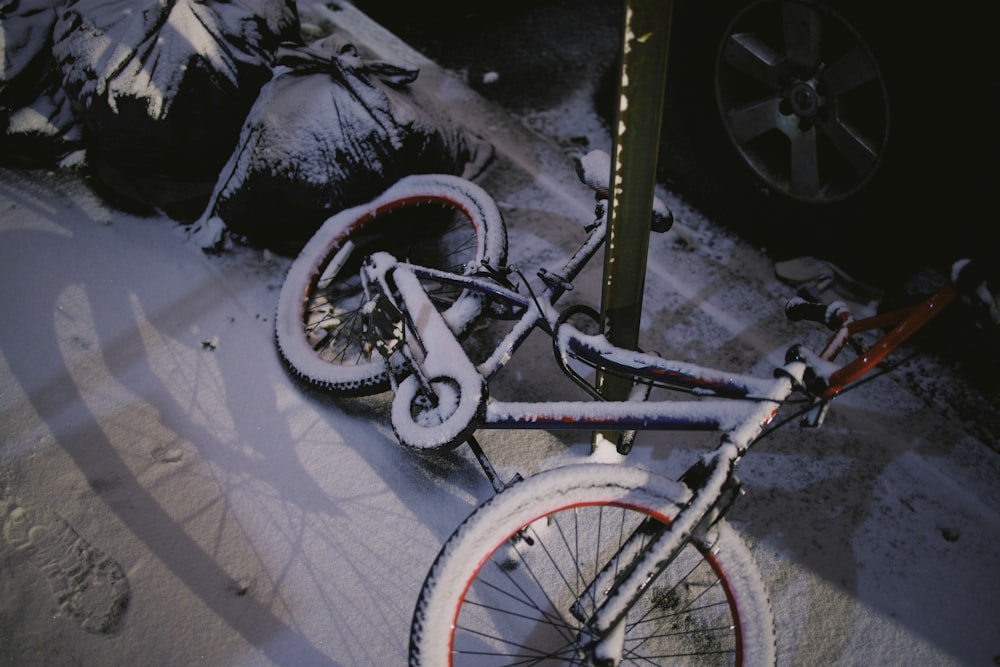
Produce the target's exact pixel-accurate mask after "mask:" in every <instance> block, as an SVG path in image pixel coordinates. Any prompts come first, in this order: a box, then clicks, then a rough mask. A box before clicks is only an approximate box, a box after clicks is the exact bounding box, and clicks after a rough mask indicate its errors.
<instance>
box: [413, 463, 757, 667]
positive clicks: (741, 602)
mask: <svg viewBox="0 0 1000 667" xmlns="http://www.w3.org/2000/svg"><path fill="white" fill-rule="evenodd" d="M689 496H690V492H689V491H688V490H687V489H686V488H685V487H683V486H682V485H680V484H678V483H676V482H672V481H670V480H667V479H665V478H662V477H660V476H658V475H653V474H651V473H648V472H646V471H643V470H640V469H638V468H634V467H630V466H619V465H604V464H582V465H575V466H568V467H566V468H561V469H556V470H551V471H547V472H543V473H541V474H539V475H535V476H533V477H530V478H528V479H527V480H525V481H523V482H519V483H517V484H515V485H513V486H511V487H510V488H509V489H507V490H506V491H504V492H503V493H501V494H499V495H497V496H495V497H493V498H492V499H490V500H489V501H487V502H486V503H484V504H483V505H482V506H480V508H479V509H477V510H476V511H475V512H474V513H473V514H472V515H471V516H470V517H469V518H468V519H467V520H466V521H465V522H464V523H463V524H462V525H461V526H460V527H459V528H458V529H457V530H456V531H455V533H454V534H453V535H452V536H451V538H450V539H449V540H448V541H447V543H446V544H445V545H444V547H443V548H442V550H441V553H440V554H439V555H438V558H437V560H436V561H435V563H434V565H433V567H432V568H431V571H430V573H429V574H428V575H427V579H426V580H425V582H424V586H423V589H422V591H421V593H420V598H419V600H418V602H417V606H416V610H415V612H414V617H413V624H412V627H411V635H410V665H411V666H416V665H428V666H429V665H434V666H435V667H437V666H440V665H476V666H477V667H479V666H483V665H486V666H488V665H510V664H539V663H541V664H567V665H577V664H579V665H583V664H587V662H586V660H585V655H584V653H583V650H582V646H581V643H580V633H581V629H582V627H583V624H582V622H581V620H580V619H581V618H586V617H587V615H589V614H590V613H592V611H593V609H594V605H595V604H596V603H597V602H599V600H598V599H595V598H594V597H590V596H588V595H585V594H584V591H585V589H586V587H587V585H588V583H589V582H590V581H591V580H592V578H593V577H594V576H595V575H596V574H597V573H598V572H600V571H601V570H602V568H605V566H610V567H611V568H615V571H620V569H619V568H624V567H625V565H626V563H624V562H619V561H618V560H617V559H616V552H617V551H618V549H619V548H620V546H621V544H622V543H623V541H624V540H625V539H626V538H627V537H628V536H629V535H630V534H631V533H632V532H633V531H634V530H635V529H636V528H637V527H640V526H646V528H647V529H649V530H655V529H656V527H659V528H662V527H664V526H666V525H669V523H670V521H671V518H672V517H673V516H675V515H676V512H677V508H678V507H679V506H680V505H681V504H683V503H684V502H685V501H686V500H687V499H688V497H689ZM650 520H651V521H650ZM644 522H646V523H644ZM615 653H616V654H617V656H616V657H618V658H620V663H619V664H624V665H631V664H636V665H651V664H671V665H675V664H693V665H701V664H710V665H720V664H723V665H727V664H729V665H739V664H748V665H764V664H774V661H775V639H774V622H773V617H772V613H771V608H770V603H769V601H768V598H767V594H766V592H765V590H764V586H763V583H762V581H761V578H760V574H759V572H758V570H757V568H756V565H755V564H754V562H753V559H752V557H751V556H750V553H749V552H748V551H747V549H746V547H745V546H744V545H743V543H742V541H741V540H740V539H739V537H738V536H737V535H736V533H735V532H734V531H733V530H732V528H730V527H729V525H728V524H726V523H724V522H722V523H720V524H719V525H718V526H717V529H715V530H713V537H712V543H711V544H707V545H703V544H694V543H689V544H688V545H687V546H686V547H685V548H684V549H683V550H682V551H681V553H680V554H679V555H678V557H677V558H676V559H675V560H674V561H673V562H672V563H671V564H670V565H669V566H668V567H667V569H666V570H665V571H664V572H663V573H662V574H660V576H659V577H658V578H657V579H655V580H654V581H653V582H652V583H651V584H650V585H649V586H648V588H647V589H646V591H645V593H644V594H643V597H642V598H640V600H639V601H638V603H637V604H636V605H635V606H634V607H633V608H632V609H630V610H629V612H628V615H627V618H626V623H625V625H624V638H623V642H622V643H621V644H620V645H619V646H618V647H616V650H615Z"/></svg>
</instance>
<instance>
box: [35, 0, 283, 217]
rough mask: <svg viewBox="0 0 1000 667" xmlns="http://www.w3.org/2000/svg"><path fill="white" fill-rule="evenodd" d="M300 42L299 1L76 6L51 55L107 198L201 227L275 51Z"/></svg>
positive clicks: (83, 0) (89, 0) (74, 1)
mask: <svg viewBox="0 0 1000 667" xmlns="http://www.w3.org/2000/svg"><path fill="white" fill-rule="evenodd" d="M298 39H299V18H298V12H297V8H296V4H295V1H294V0H68V2H67V3H66V7H65V8H64V9H63V10H62V11H61V13H60V14H59V18H58V20H57V22H56V26H55V30H54V43H53V53H54V54H55V57H56V59H57V61H58V63H59V68H60V73H61V76H62V83H63V87H64V88H65V89H66V91H67V93H68V95H69V97H70V100H71V101H72V102H73V104H74V107H75V109H76V112H77V115H78V116H79V118H80V119H81V121H82V123H83V126H84V139H85V141H86V145H87V162H88V164H89V166H90V167H91V168H92V169H93V171H94V175H95V177H96V180H97V182H98V184H99V185H102V186H103V187H104V189H105V194H110V195H111V198H112V199H113V200H117V201H116V203H118V204H120V205H123V206H125V207H129V208H136V207H138V208H139V210H143V209H146V208H149V207H155V208H159V209H160V210H162V211H164V212H165V213H167V214H168V215H171V216H173V217H175V218H178V219H182V220H186V221H190V220H193V219H194V218H196V217H197V215H198V214H199V213H200V212H201V211H202V210H203V209H204V207H205V204H206V202H207V200H208V196H209V195H210V194H211V190H212V186H213V185H214V183H215V180H216V178H217V177H218V174H219V169H221V167H222V165H223V164H225V161H226V159H227V158H228V157H229V155H230V154H231V153H232V150H233V147H234V146H235V145H236V140H237V139H238V138H239V131H240V126H241V125H242V123H243V119H244V118H245V117H246V113H247V111H249V109H250V107H251V105H252V104H253V102H254V100H255V99H256V98H257V93H258V92H259V90H260V87H261V86H262V85H263V84H264V83H265V82H266V81H267V80H268V79H269V78H270V76H271V64H272V57H273V52H274V49H275V48H276V47H277V45H278V44H280V43H281V42H283V41H288V40H298Z"/></svg>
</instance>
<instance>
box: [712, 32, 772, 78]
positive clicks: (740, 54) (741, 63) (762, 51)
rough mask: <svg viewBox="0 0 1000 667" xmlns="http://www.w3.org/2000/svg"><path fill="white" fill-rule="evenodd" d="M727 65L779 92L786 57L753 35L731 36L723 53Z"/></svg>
mask: <svg viewBox="0 0 1000 667" xmlns="http://www.w3.org/2000/svg"><path fill="white" fill-rule="evenodd" d="M723 58H724V59H725V61H726V63H728V64H729V65H731V66H732V67H733V68H734V69H736V70H737V71H738V72H741V73H743V74H745V75H746V76H748V77H750V78H751V79H753V80H754V81H757V82H759V83H762V84H763V85H765V86H766V87H767V88H768V89H770V90H777V89H778V88H780V86H781V84H780V82H779V78H780V75H781V73H782V65H783V63H784V57H783V56H782V55H781V54H780V53H778V52H777V51H775V50H774V49H772V48H771V47H770V46H768V45H767V44H766V43H765V42H764V41H762V40H761V39H760V38H758V37H757V36H756V35H754V34H752V33H741V34H736V35H732V36H730V38H729V39H728V40H727V41H726V48H725V50H724V52H723Z"/></svg>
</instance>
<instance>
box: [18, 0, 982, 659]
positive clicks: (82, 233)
mask: <svg viewBox="0 0 1000 667" xmlns="http://www.w3.org/2000/svg"><path fill="white" fill-rule="evenodd" d="M330 18H333V19H335V20H338V21H339V22H340V23H341V24H342V25H343V26H344V28H345V29H346V30H348V31H349V32H350V34H352V35H353V36H354V39H355V40H356V42H357V43H358V44H359V45H363V46H365V47H368V48H371V49H373V50H374V51H376V55H379V56H381V57H387V58H388V57H393V58H397V59H398V58H400V57H404V56H405V57H407V58H410V59H412V60H415V61H420V57H419V56H418V55H417V54H414V53H411V52H409V51H407V50H406V49H405V47H403V46H402V45H400V44H398V43H396V42H394V41H393V40H391V39H389V38H388V37H387V36H385V35H384V34H381V33H380V31H379V29H378V27H377V26H373V25H371V24H368V23H367V22H366V21H365V20H364V17H362V16H360V15H358V14H357V13H356V12H354V11H353V10H350V8H349V7H345V8H343V9H342V10H341V11H339V12H335V13H332V14H331V15H330ZM414 64H418V65H420V66H421V67H422V73H421V77H420V79H419V80H418V81H419V82H420V83H421V85H424V86H426V88H427V89H428V90H429V91H430V92H431V93H432V94H434V95H435V96H436V97H437V98H438V99H439V100H440V101H441V103H442V104H444V105H446V106H448V108H449V109H451V110H453V112H454V114H455V116H456V117H457V118H458V119H460V120H462V121H463V122H465V123H467V124H468V125H470V126H471V127H472V128H473V129H475V130H476V131H478V132H480V133H481V134H483V135H484V136H485V137H487V138H488V139H489V140H490V141H491V142H492V143H493V144H494V146H495V147H496V149H497V158H496V160H495V161H494V162H493V164H492V166H491V167H490V168H489V169H488V171H487V172H486V173H485V174H483V176H482V177H481V178H480V183H481V184H482V185H483V186H484V187H485V188H486V189H487V191H489V192H490V193H491V194H492V195H493V196H494V197H495V198H496V200H497V201H498V203H499V204H500V206H501V209H502V210H503V213H504V215H505V218H506V220H507V222H508V225H509V231H510V235H511V253H510V254H511V258H512V261H515V262H517V263H518V264H519V265H520V266H521V267H522V268H523V269H525V273H527V274H528V275H531V274H533V270H534V269H535V268H536V267H538V266H549V267H552V266H558V264H559V263H560V262H561V260H562V259H563V258H564V257H565V256H566V254H567V252H568V251H570V250H571V249H572V248H573V247H574V244H575V243H578V242H579V241H581V240H582V238H583V232H582V229H581V225H582V224H583V223H586V222H588V221H589V220H590V218H591V217H592V198H591V196H590V195H589V194H588V191H587V189H586V188H585V187H584V186H582V185H581V184H579V183H578V182H577V180H576V177H575V174H574V171H573V164H572V161H571V160H570V158H569V156H568V155H567V154H566V153H565V152H564V151H563V150H561V149H559V148H557V147H556V146H555V145H554V144H552V143H550V142H549V141H548V140H546V139H544V138H542V137H541V136H539V135H537V134H535V133H533V132H532V131H529V130H527V129H526V128H525V126H524V125H523V124H521V123H519V122H518V121H516V120H514V119H512V118H511V117H510V116H509V115H508V114H505V113H503V112H501V111H499V110H498V109H496V108H495V107H493V106H491V105H488V104H486V103H485V102H483V101H482V100H481V99H480V98H478V97H477V96H476V95H474V94H473V93H471V92H470V91H469V90H468V89H467V87H465V86H464V85H463V84H462V82H461V81H460V80H459V79H457V78H455V77H452V76H450V75H448V74H447V73H444V72H441V71H439V70H437V69H436V68H434V67H433V65H432V64H431V63H427V62H415V63H414ZM566 113H569V111H567V112H566ZM581 122H589V121H585V120H581ZM599 135H600V131H599V128H597V127H596V126H595V127H594V129H593V132H592V133H591V132H590V131H588V136H591V138H592V141H594V142H598V141H600V136H599ZM594 147H597V148H606V146H594ZM662 194H663V196H664V198H665V199H666V200H667V201H668V203H669V204H670V205H671V206H672V208H673V209H674V213H675V216H676V218H677V224H676V226H675V228H674V230H672V231H671V232H669V233H667V234H665V235H659V236H654V238H653V239H652V247H651V251H650V261H649V268H648V275H647V289H646V300H645V320H644V325H643V330H642V335H641V339H642V344H643V347H644V348H645V349H648V350H655V351H657V352H659V353H661V354H665V355H666V354H669V355H671V356H677V357H679V358H683V359H688V360H691V361H698V362H701V363H707V364H716V365H719V366H722V367H724V368H734V369H736V370H740V371H751V372H757V373H767V372H768V371H769V369H770V368H771V367H772V366H773V364H774V363H776V362H777V361H779V360H780V359H781V358H782V356H783V353H784V350H785V349H786V347H787V345H788V344H789V343H790V342H792V341H793V340H800V339H804V340H806V341H807V342H812V343H813V344H817V343H818V341H819V339H820V337H821V333H820V332H818V331H816V330H814V329H811V328H809V327H803V326H801V325H796V326H793V325H791V324H790V323H787V322H785V321H784V320H783V317H782V315H781V304H782V303H783V301H784V300H785V299H786V298H787V297H788V296H790V295H791V294H792V289H791V288H790V287H788V286H787V285H785V284H783V283H782V282H781V281H779V280H778V279H776V278H775V277H774V271H773V266H772V265H771V264H770V262H769V261H768V259H767V257H766V255H765V254H764V253H762V252H761V251H759V250H757V249H755V248H751V247H748V246H746V245H745V244H743V243H741V242H740V241H739V240H738V239H736V238H734V237H733V236H732V235H730V234H728V233H727V232H726V231H725V230H722V229H720V228H719V227H717V226H716V225H715V224H714V223H712V222H711V221H709V220H706V219H704V218H703V217H701V216H700V215H699V214H698V212H697V211H694V210H692V209H691V208H690V207H688V206H686V205H685V203H684V202H683V201H682V200H680V199H678V198H677V197H675V196H673V195H671V194H670V193H662ZM290 261H291V260H290V259H289V258H284V257H278V256H274V255H271V254H269V253H266V252H261V251H258V250H253V249H249V248H245V247H240V246H236V247H234V248H232V249H230V250H228V251H227V252H225V253H224V254H222V255H206V254H204V253H203V252H202V251H201V250H200V248H199V247H197V245H196V244H194V243H193V242H192V241H191V240H190V239H188V238H187V237H186V236H185V234H184V231H183V229H182V228H180V227H179V226H177V225H176V224H175V223H173V222H172V221H170V220H169V219H167V218H165V217H163V218H159V217H154V218H137V217H134V216H130V215H127V214H123V213H120V212H118V211H115V210H113V209H110V208H108V207H107V206H106V205H104V204H103V203H101V202H100V201H99V200H98V199H97V198H96V197H95V196H94V195H93V194H92V192H91V191H90V190H89V189H88V187H87V186H86V185H85V184H84V183H83V182H82V181H81V179H80V178H79V177H78V176H77V175H75V174H73V173H45V172H37V171H17V170H0V313H2V319H0V498H2V504H0V527H2V538H0V661H2V662H3V664H10V665H55V664H81V665H136V664H170V665H179V664H206V665H271V664H274V665H345V666H354V665H359V666H360V665H399V664H403V663H404V662H405V655H406V648H407V640H408V630H409V625H410V615H411V612H412V609H413V604H414V602H415V600H416V596H417V593H418V591H419V588H420V585H421V584H422V582H423V577H424V575H425V573H426V571H427V569H428V567H429V566H430V564H431V562H432V561H433V558H434V556H435V554H436V553H437V551H438V549H439V548H440V546H441V544H442V543H443V541H444V540H445V539H446V538H447V537H448V535H449V534H450V533H451V531H452V530H453V529H454V527H455V526H457V525H458V523H459V522H460V521H461V520H462V519H463V518H464V517H465V516H466V515H467V514H468V513H469V512H470V511H471V510H472V508H473V507H474V506H475V505H476V504H477V503H478V502H480V501H481V500H483V499H485V498H486V497H488V496H489V494H490V493H491V488H490V485H489V483H488V482H487V481H486V479H485V478H484V476H483V475H482V474H481V473H480V472H479V471H478V469H477V467H476V464H475V463H474V461H473V460H472V458H471V456H470V455H469V454H468V452H467V451H466V450H465V449H464V448H462V449H459V450H457V451H456V452H455V453H452V454H448V455H445V456H437V457H435V456H419V455H416V454H414V453H412V452H409V451H406V450H403V449H402V448H401V447H400V446H399V445H398V444H397V443H396V442H395V440H394V438H393V436H392V432H391V429H390V428H389V426H388V422H387V407H388V401H387V399H388V397H387V396H384V395H383V396H377V397H373V398H370V399H351V400H337V399H333V398H331V397H329V396H325V395H322V394H319V393H316V392H314V391H310V390H308V389H306V388H304V387H302V386H301V385H300V384H297V383H296V382H294V381H293V380H292V379H291V378H290V377H289V375H288V374H287V373H286V371H285V370H284V368H283V367H282V365H281V363H280V361H279V360H278V357H277V355H276V353H275V347H274V341H273V334H272V331H273V312H274V308H275V304H276V299H277V293H278V290H279V289H280V286H281V283H282V280H283V277H284V274H285V272H286V271H287V269H288V267H289V265H290ZM600 269H601V267H600V266H596V267H591V269H590V270H588V272H587V273H586V274H585V275H584V276H583V277H582V279H581V280H580V281H578V284H577V289H576V290H574V292H573V293H572V297H573V300H575V301H582V302H588V303H591V304H594V305H596V304H597V299H598V295H599V287H598V286H599V283H600ZM862 305H864V304H862ZM547 345H548V344H547V341H545V340H541V341H538V342H534V341H533V342H532V344H529V345H528V346H527V347H526V348H525V349H524V350H523V351H522V354H521V356H519V358H518V359H517V360H516V361H515V363H514V364H513V365H512V366H511V367H510V368H509V369H508V370H507V371H506V372H505V374H504V375H502V376H501V377H499V378H498V379H497V382H496V384H495V386H494V388H493V392H494V394H495V395H497V396H500V397H505V396H506V397H510V396H512V395H514V394H515V392H516V395H517V396H519V397H521V398H525V397H553V396H558V395H561V394H562V393H563V392H569V391H570V389H569V386H568V383H567V382H566V381H565V380H563V379H562V378H561V377H560V376H559V373H558V370H557V369H556V368H555V367H554V365H553V364H552V362H551V352H550V350H549V349H548V347H547ZM995 412H996V406H995V405H991V404H989V403H988V402H987V403H985V404H984V403H983V402H982V400H981V399H979V398H978V397H977V395H976V394H975V392H973V391H970V389H969V388H968V386H967V385H966V384H964V382H963V380H962V378H961V377H960V376H958V375H956V374H955V372H954V369H952V368H951V367H950V366H948V365H947V364H944V363H942V362H938V361H936V360H934V359H932V358H928V357H921V358H920V359H919V360H917V361H911V362H908V363H907V364H906V365H905V366H904V367H903V368H901V369H899V370H897V371H896V372H895V373H894V374H893V375H891V376H888V377H884V378H881V379H879V380H878V381H876V382H875V383H871V384H869V385H865V386H864V387H862V388H861V389H858V390H857V391H856V392H853V393H849V394H846V395H844V396H843V397H842V398H840V399H838V400H837V401H836V403H835V404H834V410H833V411H832V415H831V417H830V418H829V420H828V423H827V425H826V426H825V427H824V429H822V430H820V431H818V432H812V431H804V430H802V429H799V428H798V427H795V426H792V427H789V428H787V429H784V430H783V431H779V432H778V433H777V434H775V435H774V436H773V437H772V438H770V439H769V440H767V441H765V442H764V443H762V444H761V446H760V448H759V449H758V450H755V451H754V453H753V454H752V455H751V456H749V457H748V458H747V460H746V461H745V462H744V463H743V464H742V475H741V476H742V478H743V480H744V482H745V485H746V489H747V496H746V497H745V498H744V499H743V500H742V501H741V503H740V504H738V505H737V506H736V507H735V508H734V510H733V511H732V514H731V519H732V521H733V523H734V525H736V527H737V528H738V529H739V530H740V532H741V534H742V536H743V537H744V539H745V540H746V541H747V543H748V544H749V545H750V546H751V548H752V550H753V553H754V555H755V557H756V558H757V559H758V561H759V563H760V566H761V569H762V571H763V573H764V576H765V581H766V583H767V586H768V590H769V593H770V595H771V599H772V603H773V606H774V611H775V617H776V621H777V635H778V651H779V663H780V664H783V665H802V664H824V665H825V664H845V665H846V664H849V665H871V664H900V665H903V664H905V665H915V664H925V665H931V664H933V665H940V664H969V665H989V664H996V663H997V661H998V660H1000V620H998V619H1000V599H998V596H997V591H1000V495H998V493H997V491H998V489H1000V456H998V454H997V453H996V451H995V447H996V442H997V441H996V433H995V432H994V430H993V425H994V424H995V420H994V419H993V417H994V415H995ZM481 442H482V444H483V446H484V448H485V449H486V450H487V452H488V453H489V454H490V455H491V457H492V458H493V459H494V462H495V463H496V464H497V465H498V466H499V468H500V470H501V471H502V472H503V473H504V475H505V476H508V477H509V476H511V475H512V474H513V473H514V472H515V471H520V472H522V473H523V474H530V473H532V472H535V471H538V470H541V469H545V468H549V467H552V466H555V465H560V464H564V463H567V462H570V461H572V460H578V459H581V458H585V457H587V455H588V452H589V443H590V436H589V434H588V433H586V432H580V433H560V434H549V433H544V432H486V433H483V434H482V435H481ZM710 444H712V442H711V437H709V438H707V439H706V438H705V437H704V436H693V435H689V434H681V435H671V434H652V435H646V436H640V439H639V441H638V443H637V445H636V448H635V450H634V451H633V453H632V454H631V455H630V457H631V460H632V462H634V463H637V464H639V465H644V466H650V467H655V468H656V469H658V470H661V471H663V472H664V473H665V474H667V475H670V476H673V475H676V474H678V473H679V472H680V471H681V470H683V469H684V468H686V467H687V465H688V464H690V462H691V461H692V460H693V458H694V457H695V456H696V455H697V453H698V452H699V451H700V450H702V449H703V448H704V447H706V446H709V445H710Z"/></svg>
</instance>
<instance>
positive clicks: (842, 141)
mask: <svg viewBox="0 0 1000 667" xmlns="http://www.w3.org/2000/svg"><path fill="white" fill-rule="evenodd" d="M818 127H819V129H820V131H821V132H822V133H823V135H824V136H826V138H827V139H829V140H830V143H831V144H832V145H833V147H834V148H835V149H836V150H837V152H838V153H839V154H840V155H841V156H843V158H844V159H845V160H846V161H847V163H848V164H850V165H851V168H852V169H853V170H854V171H855V173H857V174H859V175H864V174H867V173H868V172H870V171H871V170H872V169H873V168H874V166H875V163H876V162H877V161H878V157H879V153H878V150H877V149H876V148H874V147H873V146H872V145H871V143H869V142H868V141H867V140H866V139H865V138H864V137H863V136H861V134H860V133H859V132H857V131H855V130H854V129H853V128H851V127H850V126H848V125H847V124H846V123H844V122H842V121H841V120H839V119H836V118H835V119H833V120H832V121H826V122H823V123H820V124H818Z"/></svg>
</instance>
